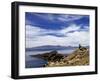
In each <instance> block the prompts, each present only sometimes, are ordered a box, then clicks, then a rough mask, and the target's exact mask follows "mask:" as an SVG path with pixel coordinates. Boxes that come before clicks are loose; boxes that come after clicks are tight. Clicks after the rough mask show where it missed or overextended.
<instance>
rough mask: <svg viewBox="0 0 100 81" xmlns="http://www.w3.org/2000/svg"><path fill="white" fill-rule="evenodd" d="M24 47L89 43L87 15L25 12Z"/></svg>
mask: <svg viewBox="0 0 100 81" xmlns="http://www.w3.org/2000/svg"><path fill="white" fill-rule="evenodd" d="M25 26H26V47H28V48H29V47H36V46H42V45H61V46H77V45H78V44H82V45H84V46H88V45H89V16H88V15H78V14H53V13H32V12H26V13H25Z"/></svg>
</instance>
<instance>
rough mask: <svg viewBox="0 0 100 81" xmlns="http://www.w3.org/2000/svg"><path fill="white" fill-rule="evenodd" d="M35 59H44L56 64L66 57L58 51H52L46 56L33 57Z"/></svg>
mask: <svg viewBox="0 0 100 81" xmlns="http://www.w3.org/2000/svg"><path fill="white" fill-rule="evenodd" d="M32 56H33V57H38V58H42V59H44V60H47V61H51V62H56V61H60V60H61V59H64V55H62V54H59V53H58V52H57V51H51V52H48V53H44V54H38V55H32Z"/></svg>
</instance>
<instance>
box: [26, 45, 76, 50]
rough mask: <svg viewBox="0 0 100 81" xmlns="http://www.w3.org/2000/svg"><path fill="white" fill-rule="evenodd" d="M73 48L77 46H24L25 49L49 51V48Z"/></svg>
mask: <svg viewBox="0 0 100 81" xmlns="http://www.w3.org/2000/svg"><path fill="white" fill-rule="evenodd" d="M74 48H78V47H72V46H53V45H45V46H38V47H32V48H26V51H49V50H64V49H74Z"/></svg>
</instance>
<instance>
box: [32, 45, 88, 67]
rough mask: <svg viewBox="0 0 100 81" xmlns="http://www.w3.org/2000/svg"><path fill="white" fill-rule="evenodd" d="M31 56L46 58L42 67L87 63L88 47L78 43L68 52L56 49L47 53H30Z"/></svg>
mask: <svg viewBox="0 0 100 81" xmlns="http://www.w3.org/2000/svg"><path fill="white" fill-rule="evenodd" d="M31 57H37V58H42V59H44V60H46V61H47V64H45V65H44V67H56V66H81V65H89V48H86V47H82V46H81V45H79V47H78V48H76V49H75V50H74V51H73V52H72V53H70V54H66V55H65V54H60V53H58V52H57V51H56V50H53V51H51V52H48V53H43V54H37V55H31Z"/></svg>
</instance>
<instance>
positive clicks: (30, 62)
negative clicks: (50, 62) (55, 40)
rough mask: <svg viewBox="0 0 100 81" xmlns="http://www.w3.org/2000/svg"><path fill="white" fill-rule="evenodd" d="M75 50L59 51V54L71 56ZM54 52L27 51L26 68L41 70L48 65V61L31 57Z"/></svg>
mask: <svg viewBox="0 0 100 81" xmlns="http://www.w3.org/2000/svg"><path fill="white" fill-rule="evenodd" d="M74 50H75V49H68V50H57V52H58V53H61V54H69V53H71V52H73V51H74ZM51 51H52V50H49V51H26V54H25V67H26V68H39V67H43V66H44V65H45V64H47V61H45V60H43V59H41V58H36V57H31V55H36V54H43V53H47V52H51Z"/></svg>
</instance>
